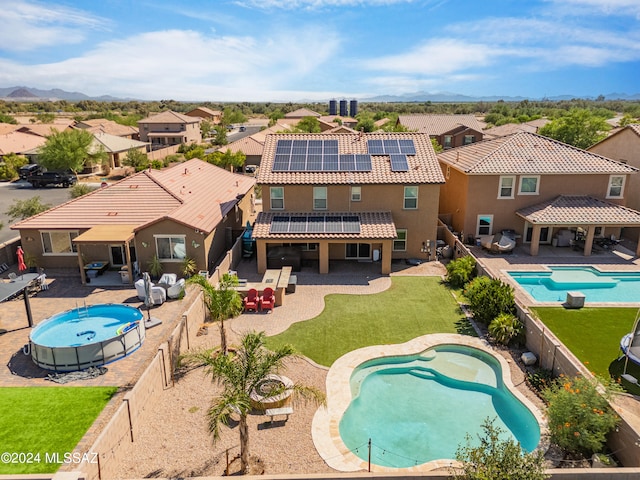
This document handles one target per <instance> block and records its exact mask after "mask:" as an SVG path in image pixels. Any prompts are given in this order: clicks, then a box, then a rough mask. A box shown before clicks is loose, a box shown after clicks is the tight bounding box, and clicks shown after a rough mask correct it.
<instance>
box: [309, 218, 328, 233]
mask: <svg viewBox="0 0 640 480" xmlns="http://www.w3.org/2000/svg"><path fill="white" fill-rule="evenodd" d="M322 232H324V215H322V216H309V217H307V233H322Z"/></svg>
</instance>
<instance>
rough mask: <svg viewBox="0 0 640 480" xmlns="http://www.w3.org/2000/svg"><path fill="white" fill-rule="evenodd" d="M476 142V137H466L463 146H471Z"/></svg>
mask: <svg viewBox="0 0 640 480" xmlns="http://www.w3.org/2000/svg"><path fill="white" fill-rule="evenodd" d="M475 141H476V137H475V135H465V136H464V140H463V143H462V144H463V145H469V144H471V143H473V142H475Z"/></svg>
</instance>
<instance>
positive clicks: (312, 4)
mask: <svg viewBox="0 0 640 480" xmlns="http://www.w3.org/2000/svg"><path fill="white" fill-rule="evenodd" d="M445 1H446V0H445ZM234 3H235V4H236V5H240V6H245V7H249V8H259V9H262V10H271V9H278V8H279V9H285V10H297V9H319V8H327V7H378V6H387V5H397V4H399V3H416V0H237V1H235V2H234ZM422 3H434V2H433V1H429V0H427V2H425V1H423V2H422ZM435 3H439V2H435Z"/></svg>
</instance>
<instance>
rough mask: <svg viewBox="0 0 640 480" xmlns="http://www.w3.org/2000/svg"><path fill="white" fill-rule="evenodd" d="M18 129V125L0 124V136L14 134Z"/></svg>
mask: <svg viewBox="0 0 640 480" xmlns="http://www.w3.org/2000/svg"><path fill="white" fill-rule="evenodd" d="M19 128H20V125H15V124H13V123H2V122H0V135H6V134H7V133H11V132H15V131H16V130H17V129H19Z"/></svg>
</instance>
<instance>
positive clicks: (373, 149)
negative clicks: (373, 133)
mask: <svg viewBox="0 0 640 480" xmlns="http://www.w3.org/2000/svg"><path fill="white" fill-rule="evenodd" d="M367 151H368V152H369V155H384V146H383V145H382V140H367Z"/></svg>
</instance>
